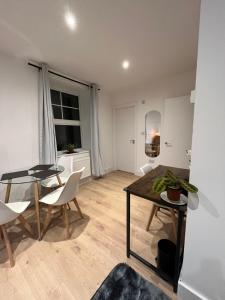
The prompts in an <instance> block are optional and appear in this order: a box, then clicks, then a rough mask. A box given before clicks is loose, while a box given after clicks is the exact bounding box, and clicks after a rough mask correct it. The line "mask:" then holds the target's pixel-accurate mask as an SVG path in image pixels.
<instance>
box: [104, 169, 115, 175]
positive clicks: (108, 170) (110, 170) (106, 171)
mask: <svg viewBox="0 0 225 300" xmlns="http://www.w3.org/2000/svg"><path fill="white" fill-rule="evenodd" d="M113 171H115V170H114V168H107V169H105V174H108V173H111V172H113Z"/></svg>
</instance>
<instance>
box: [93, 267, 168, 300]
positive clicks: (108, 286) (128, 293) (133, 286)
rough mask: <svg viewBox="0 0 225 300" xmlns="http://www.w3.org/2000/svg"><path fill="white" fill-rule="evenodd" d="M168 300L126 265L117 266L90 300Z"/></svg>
mask: <svg viewBox="0 0 225 300" xmlns="http://www.w3.org/2000/svg"><path fill="white" fill-rule="evenodd" d="M149 299H151V300H170V298H169V297H168V296H166V295H165V294H164V293H163V292H162V291H161V290H160V289H159V288H157V287H156V286H154V285H153V284H152V283H150V282H149V281H147V280H145V279H144V278H143V277H141V276H140V275H139V274H138V273H137V272H136V271H134V270H133V269H132V268H131V267H130V266H128V265H126V264H118V265H117V266H116V267H115V268H114V269H113V270H112V271H111V272H110V273H109V275H108V276H107V277H106V279H105V280H104V282H103V283H102V285H101V286H100V288H99V289H98V290H97V291H96V293H95V294H94V296H93V297H92V298H91V300H149Z"/></svg>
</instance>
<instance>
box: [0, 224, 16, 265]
mask: <svg viewBox="0 0 225 300" xmlns="http://www.w3.org/2000/svg"><path fill="white" fill-rule="evenodd" d="M1 230H2V233H3V237H4V241H5V246H6V250H7V254H8V257H9V261H10V266H11V267H13V266H14V265H15V260H14V257H13V253H12V248H11V244H10V241H9V238H8V234H7V231H6V229H5V226H4V225H1Z"/></svg>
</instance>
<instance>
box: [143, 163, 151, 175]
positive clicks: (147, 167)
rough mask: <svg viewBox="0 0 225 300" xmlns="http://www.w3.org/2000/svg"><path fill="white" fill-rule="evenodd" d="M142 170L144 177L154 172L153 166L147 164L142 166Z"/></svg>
mask: <svg viewBox="0 0 225 300" xmlns="http://www.w3.org/2000/svg"><path fill="white" fill-rule="evenodd" d="M140 170H141V173H142V175H145V174H147V173H148V172H150V171H151V170H152V166H151V165H150V164H145V165H144V166H142V167H141V168H140Z"/></svg>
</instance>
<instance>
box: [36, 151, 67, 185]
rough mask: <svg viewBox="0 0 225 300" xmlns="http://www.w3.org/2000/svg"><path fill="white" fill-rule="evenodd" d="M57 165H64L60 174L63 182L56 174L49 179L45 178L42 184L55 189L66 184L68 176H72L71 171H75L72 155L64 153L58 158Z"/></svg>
mask: <svg viewBox="0 0 225 300" xmlns="http://www.w3.org/2000/svg"><path fill="white" fill-rule="evenodd" d="M57 165H59V166H63V167H64V171H63V172H62V173H61V174H60V175H59V177H60V181H61V183H59V180H58V179H57V177H56V176H54V177H51V178H49V179H46V180H43V181H42V182H41V185H42V186H43V187H45V188H50V189H54V188H56V187H59V186H60V185H64V184H65V183H66V182H67V180H68V178H69V177H70V175H71V173H72V172H73V157H72V155H64V156H61V157H60V158H59V159H58V162H57Z"/></svg>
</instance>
